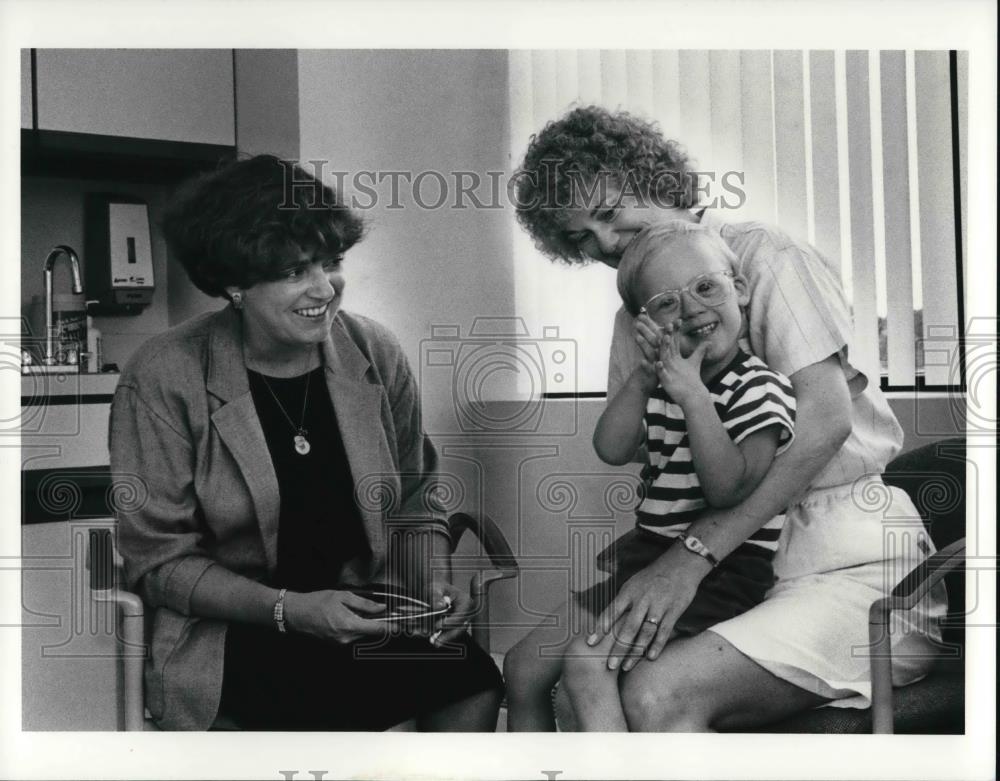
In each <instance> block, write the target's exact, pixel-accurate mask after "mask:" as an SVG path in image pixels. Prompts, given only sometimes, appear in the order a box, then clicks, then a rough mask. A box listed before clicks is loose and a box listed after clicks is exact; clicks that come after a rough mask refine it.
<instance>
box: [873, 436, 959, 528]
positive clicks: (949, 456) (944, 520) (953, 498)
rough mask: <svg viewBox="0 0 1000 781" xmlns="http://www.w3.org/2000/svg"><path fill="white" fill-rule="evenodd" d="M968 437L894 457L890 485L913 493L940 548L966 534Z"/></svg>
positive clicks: (887, 477)
mask: <svg viewBox="0 0 1000 781" xmlns="http://www.w3.org/2000/svg"><path fill="white" fill-rule="evenodd" d="M965 467H966V459H965V440H964V439H958V438H955V439H944V440H941V441H940V442H934V443H932V444H930V445H924V446H923V447H919V448H917V449H915V450H911V451H909V452H908V453H904V454H903V455H901V456H899V457H898V458H895V459H893V460H892V461H891V462H890V463H889V465H888V466H887V467H886V470H885V475H884V479H885V482H886V484H887V485H892V486H896V487H897V488H902V489H903V490H904V491H906V493H907V494H909V496H910V498H911V499H912V500H913V503H914V504H915V505H916V507H917V510H918V511H919V512H920V517H921V518H922V519H923V521H924V525H925V526H926V527H927V531H928V532H929V533H930V535H931V539H932V540H934V544H935V545H936V546H937V547H938V548H944V547H945V546H947V545H950V544H951V543H953V542H954V541H955V540H958V539H961V538H962V537H964V536H965Z"/></svg>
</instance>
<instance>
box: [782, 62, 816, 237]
mask: <svg viewBox="0 0 1000 781" xmlns="http://www.w3.org/2000/svg"><path fill="white" fill-rule="evenodd" d="M802 102H803V95H802V52H799V51H776V52H775V53H774V146H775V169H776V173H777V190H778V224H779V225H780V226H781V227H782V228H783V229H784V230H785V231H787V232H788V233H789V234H791V235H792V236H795V237H796V238H798V239H800V240H802V239H805V237H806V234H807V233H808V228H807V224H806V156H805V136H804V128H803V122H802Z"/></svg>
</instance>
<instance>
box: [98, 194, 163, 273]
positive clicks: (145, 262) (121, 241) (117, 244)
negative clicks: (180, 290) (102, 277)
mask: <svg viewBox="0 0 1000 781" xmlns="http://www.w3.org/2000/svg"><path fill="white" fill-rule="evenodd" d="M108 219H109V223H110V224H109V229H110V235H109V239H110V245H111V285H112V287H116V288H123V287H153V252H152V248H151V246H150V240H149V212H148V211H147V208H146V204H144V203H112V204H109V205H108Z"/></svg>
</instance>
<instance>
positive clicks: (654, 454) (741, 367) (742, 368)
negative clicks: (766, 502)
mask: <svg viewBox="0 0 1000 781" xmlns="http://www.w3.org/2000/svg"><path fill="white" fill-rule="evenodd" d="M706 387H707V388H708V391H709V394H710V395H711V397H712V402H713V403H714V405H715V411H716V412H717V413H718V415H719V418H720V419H721V420H722V425H723V426H725V428H726V431H727V432H728V433H729V436H730V437H731V438H732V440H733V442H735V443H737V444H739V443H740V442H741V441H743V440H744V439H745V438H746V437H747V436H748V435H749V434H751V433H753V432H755V431H760V430H761V429H764V428H768V427H769V426H778V427H779V428H780V429H781V433H780V446H779V449H778V452H779V453H780V452H781V451H782V450H784V449H785V448H787V447H788V446H789V445H790V444H791V442H792V439H793V438H794V426H795V396H794V393H793V391H792V385H791V383H790V382H789V381H788V379H787V378H786V377H785V376H784V375H782V374H779V373H778V372H776V371H774V370H772V369H769V368H768V367H767V365H766V364H765V363H764V362H763V361H762V360H760V359H759V358H757V357H755V356H752V355H748V354H747V353H745V352H743V350H740V351H739V352H738V353H737V355H736V357H735V358H734V359H733V360H732V361H731V362H730V364H729V365H728V366H727V367H726V368H725V369H723V370H722V371H721V372H720V373H719V374H718V375H717V376H716V377H715V378H714V379H712V380H710V381H709V382H708V383H706ZM645 420H646V447H647V449H648V451H649V466H648V468H647V469H646V470H645V472H646V483H645V490H644V494H643V498H642V501H641V502H640V504H639V507H638V509H637V510H636V516H637V517H636V522H637V523H638V525H640V526H642V527H643V528H645V529H648V530H649V531H652V532H656V533H657V534H662V535H665V536H667V537H676V536H677V535H679V534H680V533H681V532H683V531H684V530H685V529H687V527H688V526H689V525H690V524H691V522H692V521H693V520H695V518H697V516H698V515H699V514H700V512H701V511H702V510H704V509H705V508H706V507H708V504H707V502H706V501H705V497H704V495H703V494H702V491H701V485H700V484H699V482H698V475H697V474H696V473H695V468H694V462H693V461H692V460H691V450H690V448H689V444H688V432H687V424H686V422H685V420H684V412H683V411H682V410H681V407H680V405H678V404H675V403H674V402H673V401H672V400H671V399H670V397H669V396H668V395H667V392H666V391H665V390H664V389H663V387H662V386H660V387H657V389H656V390H655V391H654V392H653V394H652V396H650V399H649V402H648V403H647V405H646V416H645ZM784 522H785V516H784V515H779V516H776V517H775V518H772V519H771V520H770V521H768V522H767V523H766V524H764V526H763V527H761V528H760V529H758V530H757V531H756V532H754V533H753V534H752V535H751V536H750V538H749V539H748V540H747V543H749V544H753V545H757V546H760V547H761V548H766V549H767V550H768V551H771V552H772V553H773V552H774V551H775V550H777V548H778V537H779V535H780V533H781V527H782V525H783V524H784Z"/></svg>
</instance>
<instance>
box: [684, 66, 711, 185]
mask: <svg viewBox="0 0 1000 781" xmlns="http://www.w3.org/2000/svg"><path fill="white" fill-rule="evenodd" d="M679 66H680V109H681V111H680V115H681V136H680V137H681V139H682V140H683V141H684V144H685V146H687V148H688V152H689V154H691V155H692V157H694V160H695V164H696V166H697V170H699V171H705V170H708V169H709V168H710V167H711V166H712V159H713V153H712V107H711V105H710V92H711V86H710V84H709V59H708V52H707V51H693V50H690V49H685V50H682V51H681V53H680V58H679Z"/></svg>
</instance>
